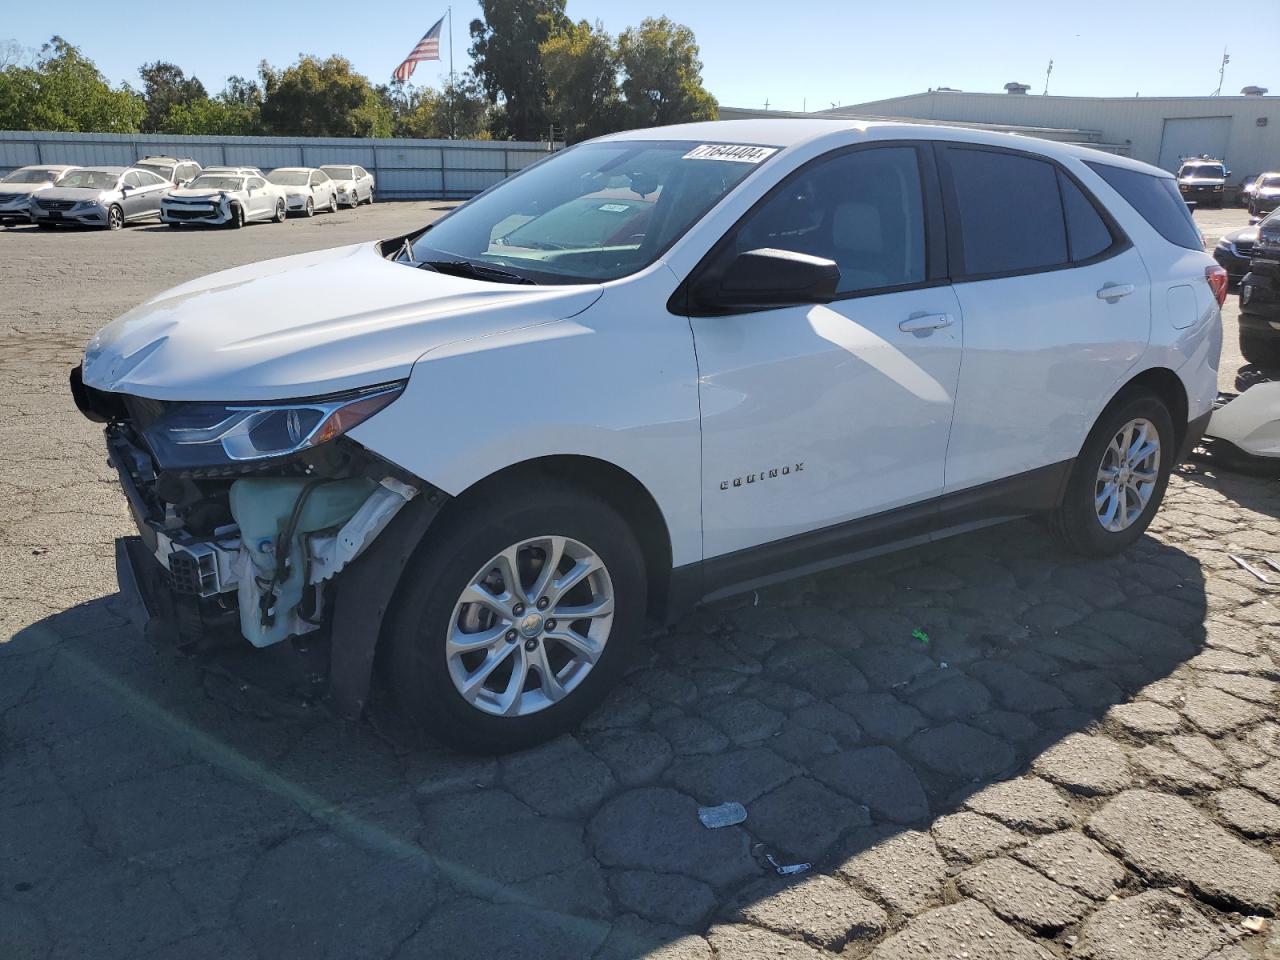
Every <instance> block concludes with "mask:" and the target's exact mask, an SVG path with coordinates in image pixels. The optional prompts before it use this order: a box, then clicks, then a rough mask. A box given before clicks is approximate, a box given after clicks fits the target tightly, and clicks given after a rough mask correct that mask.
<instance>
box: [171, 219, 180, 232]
mask: <svg viewBox="0 0 1280 960" xmlns="http://www.w3.org/2000/svg"><path fill="white" fill-rule="evenodd" d="M180 226H182V224H180V223H175V222H173V221H172V220H170V221H169V229H170V230H177V229H178V228H179V227H180Z"/></svg>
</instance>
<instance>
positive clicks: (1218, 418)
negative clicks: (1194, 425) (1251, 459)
mask: <svg viewBox="0 0 1280 960" xmlns="http://www.w3.org/2000/svg"><path fill="white" fill-rule="evenodd" d="M1205 432H1206V433H1208V434H1209V435H1210V436H1213V437H1220V438H1221V439H1223V440H1227V441H1229V442H1230V443H1233V444H1235V445H1236V446H1237V447H1239V448H1240V449H1241V450H1243V451H1244V452H1245V453H1248V454H1251V455H1253V456H1255V457H1280V382H1275V383H1255V384H1254V385H1253V386H1251V387H1250V388H1249V389H1248V390H1246V391H1245V392H1244V393H1242V394H1240V396H1238V397H1236V398H1235V399H1234V400H1232V401H1230V402H1229V403H1227V404H1225V405H1224V406H1222V407H1220V408H1218V409H1217V410H1215V411H1214V412H1213V417H1212V418H1210V420H1209V429H1208V430H1206V431H1205Z"/></svg>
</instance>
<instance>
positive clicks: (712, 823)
mask: <svg viewBox="0 0 1280 960" xmlns="http://www.w3.org/2000/svg"><path fill="white" fill-rule="evenodd" d="M698 819H699V820H701V821H702V825H703V826H704V827H706V828H707V829H708V830H719V829H720V828H721V827H732V826H733V825H734V824H735V823H741V822H742V821H743V820H745V819H747V808H746V807H744V806H743V805H742V804H740V803H736V802H732V801H731V802H729V803H722V804H720V805H719V806H715V807H699V808H698Z"/></svg>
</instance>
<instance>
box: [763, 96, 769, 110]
mask: <svg viewBox="0 0 1280 960" xmlns="http://www.w3.org/2000/svg"><path fill="white" fill-rule="evenodd" d="M764 108H765V110H766V111H767V110H768V109H769V98H768V97H765V98H764Z"/></svg>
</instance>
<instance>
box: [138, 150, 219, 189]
mask: <svg viewBox="0 0 1280 960" xmlns="http://www.w3.org/2000/svg"><path fill="white" fill-rule="evenodd" d="M134 166H135V167H139V168H140V169H142V170H149V171H150V172H151V173H154V174H155V175H156V176H158V177H163V178H164V179H165V180H168V181H169V183H171V184H172V185H173V186H175V187H185V186H186V185H187V184H188V183H190V182H191V181H192V180H194V179H195V178H196V177H198V176H200V174H201V173H202V172H203V171H202V168H201V166H200V164H198V163H196V162H195V161H194V160H192V159H191V158H190V157H143V158H142V159H141V160H139V161H137V162H136V163H135V164H134Z"/></svg>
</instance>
